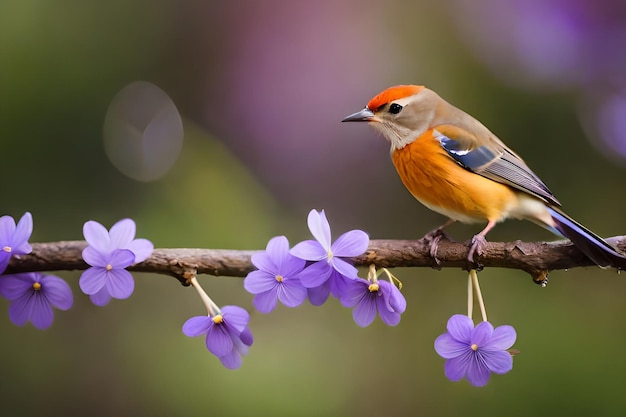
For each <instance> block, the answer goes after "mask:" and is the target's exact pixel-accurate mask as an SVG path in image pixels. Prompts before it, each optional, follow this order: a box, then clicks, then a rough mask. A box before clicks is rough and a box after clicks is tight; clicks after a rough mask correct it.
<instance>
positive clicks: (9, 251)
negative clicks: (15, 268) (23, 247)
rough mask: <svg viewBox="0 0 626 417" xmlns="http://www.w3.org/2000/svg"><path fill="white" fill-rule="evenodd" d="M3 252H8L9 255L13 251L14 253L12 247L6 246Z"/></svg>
mask: <svg viewBox="0 0 626 417" xmlns="http://www.w3.org/2000/svg"><path fill="white" fill-rule="evenodd" d="M2 250H3V251H5V252H7V253H11V251H12V249H11V247H10V246H5V247H4V248H2Z"/></svg>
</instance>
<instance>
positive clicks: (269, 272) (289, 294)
mask: <svg viewBox="0 0 626 417" xmlns="http://www.w3.org/2000/svg"><path fill="white" fill-rule="evenodd" d="M252 263H253V264H254V266H256V267H257V268H258V270H256V271H252V272H250V273H249V274H248V276H247V277H246V279H245V280H244V281H243V286H244V288H245V289H246V291H248V292H249V293H251V294H255V296H254V299H253V301H252V302H253V304H254V306H255V307H256V309H257V310H259V311H260V312H262V313H269V312H270V311H272V310H274V308H275V307H276V302H277V300H279V301H280V302H281V303H283V304H284V305H286V306H287V307H297V306H299V305H300V304H302V302H304V300H305V299H306V295H307V291H306V288H304V287H303V286H302V283H301V282H300V278H298V274H299V273H300V272H301V271H302V269H304V265H305V263H306V262H305V261H304V260H302V259H300V258H296V257H295V256H293V255H290V254H289V241H288V240H287V238H286V237H285V236H278V237H275V238H273V239H271V240H270V241H269V242H268V243H267V248H266V249H265V252H262V253H257V254H254V255H252Z"/></svg>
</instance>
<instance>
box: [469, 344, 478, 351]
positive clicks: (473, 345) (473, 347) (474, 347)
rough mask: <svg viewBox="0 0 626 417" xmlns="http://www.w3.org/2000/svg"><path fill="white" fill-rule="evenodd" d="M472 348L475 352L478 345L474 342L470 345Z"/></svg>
mask: <svg viewBox="0 0 626 417" xmlns="http://www.w3.org/2000/svg"><path fill="white" fill-rule="evenodd" d="M470 347H471V348H472V350H473V351H474V352H476V351H477V350H478V345H477V344H476V343H472V346H470Z"/></svg>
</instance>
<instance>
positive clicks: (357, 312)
mask: <svg viewBox="0 0 626 417" xmlns="http://www.w3.org/2000/svg"><path fill="white" fill-rule="evenodd" d="M374 297H375V295H374V296H372V295H371V294H369V295H366V296H364V297H363V298H361V300H360V301H359V302H358V303H357V305H355V306H354V309H353V310H352V318H353V319H354V322H355V323H356V324H357V325H358V326H360V327H367V326H369V325H370V324H371V323H372V322H373V321H374V319H375V318H376V300H375V299H374Z"/></svg>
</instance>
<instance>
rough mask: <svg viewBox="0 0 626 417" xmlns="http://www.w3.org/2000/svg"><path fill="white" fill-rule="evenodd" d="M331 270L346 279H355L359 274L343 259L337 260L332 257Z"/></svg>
mask: <svg viewBox="0 0 626 417" xmlns="http://www.w3.org/2000/svg"><path fill="white" fill-rule="evenodd" d="M332 265H333V269H334V270H335V271H337V272H339V273H340V274H341V275H343V276H345V277H346V278H348V279H355V278H356V277H357V275H358V274H359V271H358V270H357V269H356V268H355V267H354V265H352V264H349V263H348V262H346V261H344V260H343V259H339V258H337V257H334V258H333V260H332Z"/></svg>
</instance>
